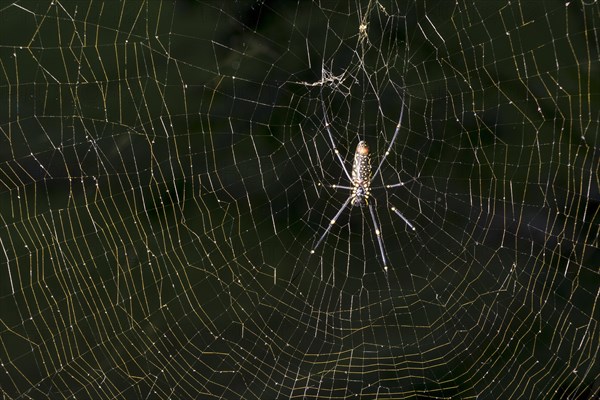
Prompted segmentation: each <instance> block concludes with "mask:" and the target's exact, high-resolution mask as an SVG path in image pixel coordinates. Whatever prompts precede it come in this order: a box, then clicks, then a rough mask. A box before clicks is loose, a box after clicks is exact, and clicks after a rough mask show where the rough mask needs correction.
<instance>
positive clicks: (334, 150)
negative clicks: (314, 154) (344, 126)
mask: <svg viewBox="0 0 600 400" xmlns="http://www.w3.org/2000/svg"><path fill="white" fill-rule="evenodd" d="M319 96H320V97H321V107H323V117H324V118H325V129H326V130H327V134H328V135H329V141H330V142H331V147H332V148H333V152H334V153H335V155H336V156H337V158H338V160H340V164H341V165H342V168H343V169H344V172H345V173H346V176H347V177H348V180H350V182H352V177H351V176H350V174H349V173H348V170H347V169H346V164H344V160H343V159H342V156H341V155H340V151H339V150H338V148H337V146H336V145H335V140H333V135H332V134H331V130H330V129H329V120H328V119H327V110H325V102H324V101H323V91H322V90H321V92H319Z"/></svg>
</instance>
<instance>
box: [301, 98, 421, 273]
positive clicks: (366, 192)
mask: <svg viewBox="0 0 600 400" xmlns="http://www.w3.org/2000/svg"><path fill="white" fill-rule="evenodd" d="M321 103H322V106H323V115H324V119H325V129H326V130H327V134H328V136H329V140H330V142H331V146H332V148H333V152H334V153H335V155H336V156H337V159H338V160H339V162H340V164H341V166H342V168H343V170H344V173H345V174H346V177H347V178H348V180H349V182H350V185H349V186H340V185H330V187H332V188H334V189H346V190H350V191H351V192H350V195H349V196H348V198H347V199H346V201H345V202H344V204H343V205H342V207H340V209H339V210H338V211H337V213H336V214H335V216H334V217H333V219H331V221H329V224H328V226H327V228H326V229H325V232H323V234H322V235H321V237H320V238H319V240H317V242H316V243H315V245H314V246H313V248H312V250H311V251H310V252H311V254H314V253H315V250H316V249H317V247H319V245H320V244H321V242H323V240H324V239H325V237H326V236H327V234H328V233H329V231H330V230H331V227H332V226H333V225H334V224H335V223H336V221H337V220H338V218H339V216H340V215H341V213H342V212H343V211H344V210H345V209H346V207H347V206H348V205H349V204H351V205H352V206H359V207H365V206H367V207H368V208H369V214H371V220H372V221H373V226H374V228H375V236H376V237H377V244H378V246H379V251H380V253H381V260H382V262H383V269H384V270H385V271H387V269H388V260H387V257H386V255H385V249H384V246H383V239H382V234H381V229H380V228H379V224H378V222H377V217H376V216H375V210H374V209H373V204H372V202H371V201H370V200H371V199H372V198H373V199H374V197H373V196H372V195H371V189H381V188H386V189H391V188H395V187H399V186H403V185H404V184H405V183H406V182H399V183H396V184H393V185H383V186H377V187H371V182H372V181H373V180H374V179H375V178H376V177H377V175H378V174H379V172H380V171H381V166H382V165H383V162H384V161H385V159H386V157H387V156H388V155H389V154H390V150H391V148H392V146H393V145H394V142H395V141H396V137H397V136H398V132H399V131H400V126H401V125H402V116H403V114H404V99H402V106H401V109H400V117H399V118H398V123H397V124H396V130H395V131H394V135H393V136H392V140H391V141H390V144H389V145H388V148H387V150H386V152H385V153H384V154H383V157H381V160H380V161H379V165H378V166H377V169H376V170H375V173H374V174H371V171H372V169H371V153H370V148H369V145H368V144H367V142H366V141H364V140H361V141H360V142H358V145H357V146H356V151H355V152H354V162H353V163H352V172H351V173H349V172H348V170H347V169H346V165H345V164H344V160H343V159H342V156H341V155H340V152H339V150H338V149H337V147H336V145H335V141H334V140H333V135H332V134H331V130H330V129H329V125H330V124H329V120H328V119H327V111H326V110H325V104H324V103H323V99H322V98H321ZM390 209H391V210H392V211H393V212H394V213H395V214H396V215H398V216H399V217H400V218H402V220H403V221H404V222H405V223H406V225H408V226H409V227H410V228H411V229H412V230H413V231H415V230H416V228H415V227H414V225H413V224H412V223H411V222H410V221H409V220H408V219H407V218H406V217H405V216H404V215H403V214H402V213H401V212H400V211H398V209H397V208H396V207H393V206H391V207H390Z"/></svg>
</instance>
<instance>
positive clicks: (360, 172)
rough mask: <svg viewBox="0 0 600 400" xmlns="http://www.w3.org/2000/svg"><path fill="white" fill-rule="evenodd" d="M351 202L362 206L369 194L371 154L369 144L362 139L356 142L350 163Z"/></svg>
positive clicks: (366, 202) (366, 201)
mask: <svg viewBox="0 0 600 400" xmlns="http://www.w3.org/2000/svg"><path fill="white" fill-rule="evenodd" d="M352 186H353V187H354V189H353V191H352V204H353V205H355V206H364V205H367V204H368V200H369V196H370V195H371V155H370V154H369V145H368V144H367V142H365V141H364V140H361V141H360V142H358V145H357V146H356V152H355V153H354V163H353V164H352Z"/></svg>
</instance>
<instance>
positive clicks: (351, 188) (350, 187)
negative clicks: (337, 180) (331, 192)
mask: <svg viewBox="0 0 600 400" xmlns="http://www.w3.org/2000/svg"><path fill="white" fill-rule="evenodd" d="M329 186H330V187H332V188H333V189H347V190H354V189H355V188H353V187H352V186H340V185H329Z"/></svg>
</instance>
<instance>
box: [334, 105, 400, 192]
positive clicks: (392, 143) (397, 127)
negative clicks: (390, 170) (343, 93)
mask: <svg viewBox="0 0 600 400" xmlns="http://www.w3.org/2000/svg"><path fill="white" fill-rule="evenodd" d="M323 107H325V106H323ZM403 115H404V97H402V105H401V106H400V118H398V124H397V125H396V130H395V131H394V136H392V141H391V142H390V145H389V146H388V148H387V150H386V151H385V153H383V157H381V161H379V165H378V166H377V169H376V170H375V173H374V174H373V177H371V180H372V181H373V180H375V178H376V177H377V174H378V173H379V171H380V170H381V166H382V165H383V162H384V161H385V159H386V157H387V156H388V154H390V150H391V149H392V146H393V145H394V142H395V141H396V137H397V136H398V132H400V126H401V125H402V116H403Z"/></svg>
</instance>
